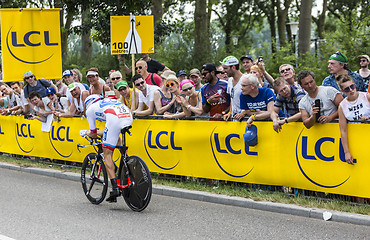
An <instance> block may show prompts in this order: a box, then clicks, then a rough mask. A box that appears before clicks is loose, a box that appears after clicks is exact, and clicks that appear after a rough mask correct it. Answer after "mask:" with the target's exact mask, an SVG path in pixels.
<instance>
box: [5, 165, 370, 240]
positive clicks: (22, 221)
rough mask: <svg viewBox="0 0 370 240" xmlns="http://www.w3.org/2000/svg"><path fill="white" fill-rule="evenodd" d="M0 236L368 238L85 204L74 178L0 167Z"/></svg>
mask: <svg viewBox="0 0 370 240" xmlns="http://www.w3.org/2000/svg"><path fill="white" fill-rule="evenodd" d="M0 183H1V184H0V204H1V205H0V239H1V240H2V239H6V237H8V238H11V239H111V238H112V239H135V240H137V239H370V226H360V225H354V224H346V223H338V222H330V221H328V222H325V221H323V220H319V219H311V218H305V217H300V216H292V215H286V214H279V213H272V212H266V211H259V210H253V209H247V208H240V207H233V206H226V205H221V204H214V203H207V202H200V201H195V200H187V199H180V198H173V197H166V196H161V195H153V196H152V200H151V202H150V204H149V206H148V208H147V209H146V210H144V211H143V212H141V213H136V212H133V211H131V210H130V209H129V208H128V207H127V206H126V204H125V202H124V200H123V198H121V199H119V201H118V203H114V204H112V203H105V202H103V203H102V204H100V205H98V206H96V205H93V204H90V202H88V200H87V199H86V197H85V196H84V194H83V192H82V188H81V185H80V183H78V182H75V181H69V180H63V179H57V178H52V177H47V176H40V175H36V174H30V173H25V172H19V171H14V170H7V169H0Z"/></svg>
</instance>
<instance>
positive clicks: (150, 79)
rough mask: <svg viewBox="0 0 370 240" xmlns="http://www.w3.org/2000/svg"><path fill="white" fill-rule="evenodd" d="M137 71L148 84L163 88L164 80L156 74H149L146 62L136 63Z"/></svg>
mask: <svg viewBox="0 0 370 240" xmlns="http://www.w3.org/2000/svg"><path fill="white" fill-rule="evenodd" d="M135 70H136V72H137V73H138V74H140V75H141V76H142V78H143V79H144V80H145V82H146V84H148V85H156V86H158V87H162V78H161V77H160V76H158V75H157V74H155V73H149V72H148V65H147V63H146V62H145V61H144V60H139V61H137V62H136V67H135Z"/></svg>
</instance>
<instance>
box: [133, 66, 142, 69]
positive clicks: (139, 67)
mask: <svg viewBox="0 0 370 240" xmlns="http://www.w3.org/2000/svg"><path fill="white" fill-rule="evenodd" d="M138 69H143V67H142V66H138V67H135V70H138Z"/></svg>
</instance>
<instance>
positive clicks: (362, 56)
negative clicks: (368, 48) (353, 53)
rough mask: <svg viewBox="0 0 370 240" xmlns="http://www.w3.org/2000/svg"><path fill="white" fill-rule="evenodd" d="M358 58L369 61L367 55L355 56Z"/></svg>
mask: <svg viewBox="0 0 370 240" xmlns="http://www.w3.org/2000/svg"><path fill="white" fill-rule="evenodd" d="M357 58H358V59H361V58H366V59H367V61H368V62H370V58H369V56H368V55H360V56H358V57H357Z"/></svg>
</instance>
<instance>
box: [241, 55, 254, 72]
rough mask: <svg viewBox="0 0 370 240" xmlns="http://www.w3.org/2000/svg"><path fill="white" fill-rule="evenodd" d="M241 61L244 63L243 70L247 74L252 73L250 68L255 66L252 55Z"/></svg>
mask: <svg viewBox="0 0 370 240" xmlns="http://www.w3.org/2000/svg"><path fill="white" fill-rule="evenodd" d="M240 61H241V62H242V65H243V68H244V70H245V74H249V73H250V68H251V67H252V65H253V58H252V56H250V55H246V56H243V57H241V58H240Z"/></svg>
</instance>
